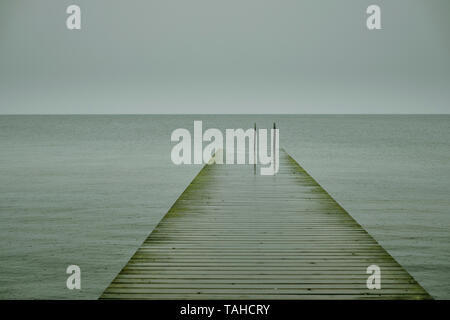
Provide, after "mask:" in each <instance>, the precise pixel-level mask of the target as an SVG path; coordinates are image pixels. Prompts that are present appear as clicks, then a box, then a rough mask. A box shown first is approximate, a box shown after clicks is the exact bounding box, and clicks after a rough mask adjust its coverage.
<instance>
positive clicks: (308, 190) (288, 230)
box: [100, 150, 431, 299]
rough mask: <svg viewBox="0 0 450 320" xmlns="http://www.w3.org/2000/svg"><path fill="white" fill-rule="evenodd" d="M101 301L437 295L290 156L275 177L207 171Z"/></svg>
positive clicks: (246, 169) (247, 168)
mask: <svg viewBox="0 0 450 320" xmlns="http://www.w3.org/2000/svg"><path fill="white" fill-rule="evenodd" d="M369 265H377V266H379V267H380V268H381V289H372V290H369V289H368V288H367V286H366V281H367V278H368V277H369V274H367V273H366V269H367V267H368V266H369ZM100 298H101V299H431V297H430V295H429V294H428V293H427V292H426V291H425V290H424V289H423V288H422V287H421V286H420V285H419V284H418V283H417V282H416V281H415V280H414V279H413V278H412V277H411V275H409V273H408V272H407V271H406V270H405V269H404V268H403V267H402V266H400V265H399V264H398V263H397V262H396V261H395V260H394V259H393V258H392V257H391V256H390V255H389V254H388V253H387V252H386V250H384V249H383V248H382V247H381V246H380V245H379V244H378V243H377V242H376V241H375V240H374V239H373V238H372V237H371V236H370V235H369V234H368V233H367V232H366V231H365V230H364V229H363V228H362V227H361V226H360V225H359V224H358V223H357V222H356V221H355V220H354V219H353V218H352V217H351V216H350V215H349V214H348V213H347V212H346V211H345V210H344V209H343V208H342V207H341V206H340V205H339V204H338V203H337V202H336V201H335V200H334V199H333V198H332V197H331V196H330V195H329V194H328V193H327V192H326V191H325V190H324V189H323V188H322V187H321V186H320V185H319V184H318V183H317V182H316V181H315V180H314V179H313V178H312V177H311V176H310V175H309V174H308V173H307V172H306V171H305V170H304V169H303V168H302V167H300V165H298V163H297V162H296V161H295V160H294V159H292V158H291V157H290V156H289V155H288V154H287V153H286V152H285V151H283V150H281V151H280V170H279V172H278V174H277V175H276V176H261V175H259V173H257V174H256V175H255V174H254V171H253V166H251V165H206V166H205V167H204V168H203V169H202V170H201V171H200V173H199V174H198V175H197V176H196V177H195V178H194V180H193V181H192V182H191V184H190V185H189V186H188V187H187V188H186V190H185V191H184V193H183V194H182V195H181V196H180V197H179V198H178V200H177V201H176V202H175V203H174V205H173V206H172V208H170V210H169V211H168V212H167V214H166V215H165V216H164V218H163V219H162V220H161V222H160V223H159V224H158V226H157V227H156V228H155V229H154V230H153V232H152V233H151V234H150V235H149V237H148V238H147V239H146V240H145V241H144V243H143V244H142V245H141V247H140V248H139V249H138V250H137V251H136V253H135V254H134V256H133V257H132V258H131V259H130V261H129V262H128V263H127V264H126V265H125V267H124V268H123V269H122V271H121V272H120V273H119V274H118V275H117V277H116V278H115V279H114V280H113V281H112V283H111V284H110V285H109V287H108V288H106V290H105V291H104V293H103V295H102V296H101V297H100Z"/></svg>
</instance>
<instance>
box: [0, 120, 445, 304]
mask: <svg viewBox="0 0 450 320" xmlns="http://www.w3.org/2000/svg"><path fill="white" fill-rule="evenodd" d="M194 120H202V121H203V126H204V127H205V129H206V128H219V129H226V128H244V129H248V128H252V127H253V125H254V123H255V122H256V124H257V126H258V128H270V127H271V126H272V124H273V122H276V123H277V127H278V128H279V129H280V145H281V147H283V148H284V149H285V150H286V151H287V152H288V153H289V154H290V155H291V156H292V157H293V158H294V159H295V160H297V161H298V162H299V163H300V165H302V166H303V167H304V168H305V169H306V170H307V171H308V172H309V173H310V174H311V175H312V176H313V177H314V178H315V179H316V180H317V181H318V182H319V183H320V184H321V185H322V186H323V187H324V188H325V189H326V190H327V191H328V192H329V193H330V194H331V195H332V196H333V197H334V198H335V199H336V200H337V201H338V202H339V203H340V204H341V205H342V206H343V207H344V208H345V209H346V210H347V211H348V212H349V213H350V214H351V215H352V216H353V217H354V218H355V219H356V220H357V221H358V222H359V223H360V224H361V225H363V226H364V227H365V228H366V230H367V231H368V232H369V233H370V234H371V235H372V236H373V237H374V238H375V239H376V240H377V241H378V242H379V243H380V244H381V245H382V246H384V248H385V249H387V250H388V251H389V253H390V254H391V255H392V256H394V258H396V259H397V261H398V262H399V263H400V264H402V265H403V266H404V267H405V268H406V269H407V270H408V271H409V272H410V273H411V274H412V275H413V276H414V277H415V278H416V280H418V281H419V283H420V284H421V285H422V286H423V287H424V288H425V289H426V290H428V292H429V293H430V294H432V295H433V296H434V297H435V298H447V299H449V298H450V273H449V272H448V269H449V267H450V232H449V230H450V197H449V195H450V116H448V115H427V116H425V115H189V116H187V115H89V116H88V115H86V116H84V115H70V116H56V115H55V116H49V115H40V116H39V115H36V116H0V150H1V151H0V152H1V156H0V179H1V180H0V298H2V299H18V298H22V299H96V298H98V296H99V295H100V294H101V293H102V292H103V290H104V289H105V288H106V287H107V286H108V285H109V283H110V282H111V281H112V279H113V278H114V277H115V276H116V275H117V273H118V272H119V271H120V270H121V268H122V267H123V266H124V265H125V264H126V263H127V262H128V260H129V259H130V257H131V256H132V254H133V253H134V252H135V251H136V249H137V248H138V247H139V246H140V244H141V243H142V241H143V240H144V239H145V238H146V237H147V236H148V234H149V233H150V232H151V231H152V229H153V228H154V227H155V225H156V224H157V223H158V222H159V220H160V219H161V218H162V217H163V215H164V214H165V213H166V212H167V210H168V209H169V207H170V206H171V205H172V204H173V202H174V201H175V200H176V199H177V198H178V196H179V195H180V194H181V193H182V192H183V190H184V189H185V188H186V186H187V185H188V184H189V182H190V181H191V180H192V179H193V178H194V176H195V175H196V174H197V172H198V171H199V170H200V169H201V166H200V165H186V166H183V165H181V166H176V165H174V164H173V163H172V162H171V159H170V151H171V148H172V146H173V145H174V143H171V142H170V135H171V132H172V131H173V130H175V129H177V128H187V129H191V130H192V128H193V122H194ZM274 214H276V213H274ZM71 264H76V265H78V266H80V268H81V279H82V280H81V290H68V289H67V288H66V279H67V277H68V275H67V274H66V268H67V266H69V265H71Z"/></svg>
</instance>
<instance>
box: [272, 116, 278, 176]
mask: <svg viewBox="0 0 450 320" xmlns="http://www.w3.org/2000/svg"><path fill="white" fill-rule="evenodd" d="M276 129H277V126H276V124H275V122H274V123H273V150H272V155H273V174H274V175H275V168H276V162H275V161H277V157H276V151H275V150H277V148H276V143H277V131H276Z"/></svg>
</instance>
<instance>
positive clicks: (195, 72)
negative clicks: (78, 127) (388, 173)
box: [0, 0, 450, 114]
mask: <svg viewBox="0 0 450 320" xmlns="http://www.w3.org/2000/svg"><path fill="white" fill-rule="evenodd" d="M70 4H77V5H79V6H80V7H81V10H82V30H79V31H69V30H67V28H66V25H65V21H66V17H67V14H66V12H65V11H66V7H67V6H68V5H70ZM370 4H378V5H380V7H381V9H382V28H383V29H382V30H376V31H369V30H367V28H366V17H367V15H366V13H365V11H366V8H367V6H368V5H370ZM449 32H450V1H449V0H396V1H392V0H391V1H388V0H370V1H368V0H341V1H336V0H127V1H125V0H121V1H118V0H95V1H92V0H73V1H70V0H39V1H27V0H1V1H0V46H1V50H0V113H6V114H22V113H33V114H35V113H56V114H66V113H450V33H449Z"/></svg>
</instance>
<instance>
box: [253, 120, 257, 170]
mask: <svg viewBox="0 0 450 320" xmlns="http://www.w3.org/2000/svg"><path fill="white" fill-rule="evenodd" d="M257 159H258V158H257V155H256V122H255V131H254V133H253V174H256V162H257V161H258V160H257Z"/></svg>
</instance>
